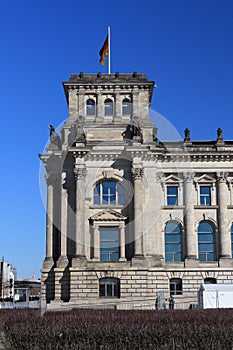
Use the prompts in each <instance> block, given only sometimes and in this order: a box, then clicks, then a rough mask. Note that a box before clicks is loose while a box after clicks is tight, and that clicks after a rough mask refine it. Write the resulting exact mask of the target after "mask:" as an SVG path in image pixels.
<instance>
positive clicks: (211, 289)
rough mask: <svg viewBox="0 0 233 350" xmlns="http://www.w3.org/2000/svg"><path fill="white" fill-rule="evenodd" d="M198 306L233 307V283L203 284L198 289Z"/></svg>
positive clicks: (206, 307) (210, 307)
mask: <svg viewBox="0 0 233 350" xmlns="http://www.w3.org/2000/svg"><path fill="white" fill-rule="evenodd" d="M198 307H199V309H216V308H233V284H209V283H208V284H202V285H201V287H200V289H199V291H198Z"/></svg>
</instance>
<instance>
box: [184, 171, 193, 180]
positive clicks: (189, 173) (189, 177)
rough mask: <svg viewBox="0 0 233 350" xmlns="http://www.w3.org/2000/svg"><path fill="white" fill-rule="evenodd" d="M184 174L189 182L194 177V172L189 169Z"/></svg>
mask: <svg viewBox="0 0 233 350" xmlns="http://www.w3.org/2000/svg"><path fill="white" fill-rule="evenodd" d="M183 175H184V179H185V180H186V181H187V182H192V181H193V179H194V173H192V172H191V171H188V172H186V173H184V174H183Z"/></svg>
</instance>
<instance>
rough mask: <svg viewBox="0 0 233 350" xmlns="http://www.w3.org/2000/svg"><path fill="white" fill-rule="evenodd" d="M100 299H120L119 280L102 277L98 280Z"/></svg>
mask: <svg viewBox="0 0 233 350" xmlns="http://www.w3.org/2000/svg"><path fill="white" fill-rule="evenodd" d="M99 297H100V298H120V279H119V278H115V277H104V278H101V279H100V280H99Z"/></svg>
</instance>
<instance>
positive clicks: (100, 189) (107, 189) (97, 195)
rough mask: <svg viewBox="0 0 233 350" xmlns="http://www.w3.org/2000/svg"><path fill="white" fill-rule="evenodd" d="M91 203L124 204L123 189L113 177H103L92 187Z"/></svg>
mask: <svg viewBox="0 0 233 350" xmlns="http://www.w3.org/2000/svg"><path fill="white" fill-rule="evenodd" d="M93 204H95V205H124V204H125V189H124V187H123V186H122V184H121V183H120V182H119V181H116V180H115V179H103V180H101V181H99V182H97V183H96V184H95V186H94V189H93Z"/></svg>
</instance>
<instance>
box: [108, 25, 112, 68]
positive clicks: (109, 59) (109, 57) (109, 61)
mask: <svg viewBox="0 0 233 350" xmlns="http://www.w3.org/2000/svg"><path fill="white" fill-rule="evenodd" d="M110 51H111V50H110V27H108V74H111V66H110V63H111V56H110Z"/></svg>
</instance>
